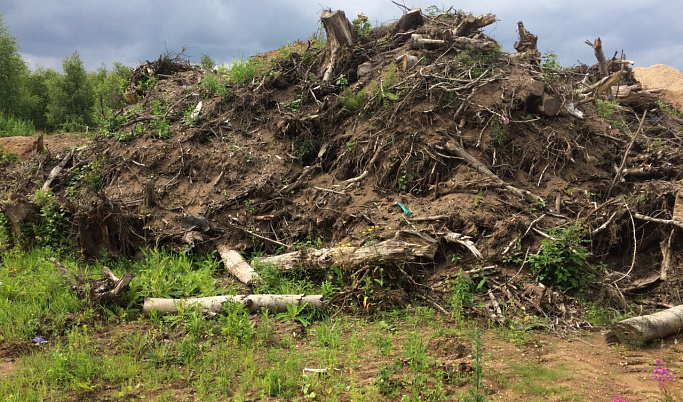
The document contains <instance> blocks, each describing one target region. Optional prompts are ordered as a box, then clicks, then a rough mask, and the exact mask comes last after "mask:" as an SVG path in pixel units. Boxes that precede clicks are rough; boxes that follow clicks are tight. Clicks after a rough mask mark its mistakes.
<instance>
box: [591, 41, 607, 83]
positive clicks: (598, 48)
mask: <svg viewBox="0 0 683 402" xmlns="http://www.w3.org/2000/svg"><path fill="white" fill-rule="evenodd" d="M586 44H587V45H588V46H591V47H592V48H593V53H595V58H596V59H597V60H598V70H599V71H600V78H605V77H607V76H608V75H609V72H608V71H607V60H605V53H604V52H603V51H602V40H601V39H600V38H597V39H595V41H593V43H591V42H590V41H586Z"/></svg>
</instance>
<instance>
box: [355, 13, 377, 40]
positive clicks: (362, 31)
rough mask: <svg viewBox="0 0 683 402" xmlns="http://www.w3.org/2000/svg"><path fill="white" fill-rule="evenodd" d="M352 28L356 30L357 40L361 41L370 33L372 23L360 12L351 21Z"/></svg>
mask: <svg viewBox="0 0 683 402" xmlns="http://www.w3.org/2000/svg"><path fill="white" fill-rule="evenodd" d="M351 25H352V26H353V29H354V30H355V31H356V35H357V37H358V41H359V42H363V41H364V40H365V39H367V37H368V36H370V34H371V33H372V24H370V23H369V22H368V17H367V16H366V15H365V14H363V13H360V14H358V17H357V18H355V19H354V20H353V21H351Z"/></svg>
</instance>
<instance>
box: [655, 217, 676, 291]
mask: <svg viewBox="0 0 683 402" xmlns="http://www.w3.org/2000/svg"><path fill="white" fill-rule="evenodd" d="M674 234H675V231H674V230H673V229H671V233H670V234H669V237H668V238H667V239H666V240H662V241H661V242H660V243H659V247H660V249H661V250H662V265H661V267H660V268H659V279H661V280H663V281H665V280H666V277H667V273H668V271H669V268H671V261H672V259H673V254H672V253H671V239H673V237H674Z"/></svg>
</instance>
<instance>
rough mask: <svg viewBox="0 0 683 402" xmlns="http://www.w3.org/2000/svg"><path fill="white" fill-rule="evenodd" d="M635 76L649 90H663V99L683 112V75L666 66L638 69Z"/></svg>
mask: <svg viewBox="0 0 683 402" xmlns="http://www.w3.org/2000/svg"><path fill="white" fill-rule="evenodd" d="M633 74H634V75H635V76H636V79H637V80H638V81H640V82H641V83H642V84H643V86H645V87H646V88H648V89H655V88H662V89H663V91H662V94H661V99H662V100H663V101H664V102H667V103H671V104H672V105H674V106H675V107H676V108H678V110H683V73H681V72H680V71H678V70H676V69H675V68H673V67H671V66H667V65H665V64H655V65H653V66H650V67H636V68H634V69H633Z"/></svg>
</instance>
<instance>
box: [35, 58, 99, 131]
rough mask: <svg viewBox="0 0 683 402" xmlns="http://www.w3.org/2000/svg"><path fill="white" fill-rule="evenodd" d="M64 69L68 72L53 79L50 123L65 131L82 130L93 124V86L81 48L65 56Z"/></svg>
mask: <svg viewBox="0 0 683 402" xmlns="http://www.w3.org/2000/svg"><path fill="white" fill-rule="evenodd" d="M62 69H63V70H64V75H62V76H59V77H57V78H56V79H55V80H54V81H53V82H51V88H50V100H49V103H48V105H47V120H48V124H50V125H51V126H53V127H58V128H60V129H62V130H65V131H82V130H84V129H85V126H92V125H93V120H92V110H93V106H94V103H95V102H94V98H93V96H92V94H93V89H92V86H91V83H90V82H89V81H88V75H87V73H86V71H85V68H83V62H82V61H81V58H80V56H79V55H78V53H77V52H76V53H74V54H72V55H71V57H67V58H65V59H64V61H63V62H62Z"/></svg>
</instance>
